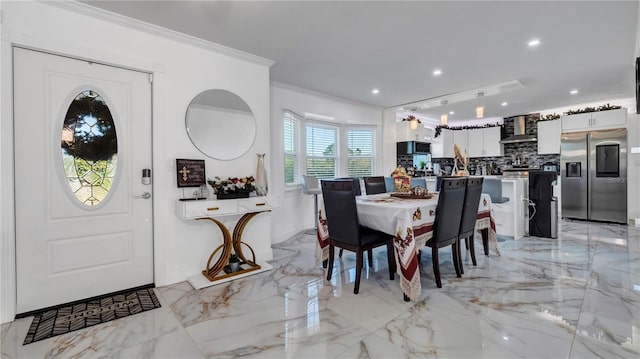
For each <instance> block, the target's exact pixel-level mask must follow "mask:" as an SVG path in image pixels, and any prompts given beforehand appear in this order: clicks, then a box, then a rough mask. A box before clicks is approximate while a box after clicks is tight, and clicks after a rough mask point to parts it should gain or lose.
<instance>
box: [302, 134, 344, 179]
mask: <svg viewBox="0 0 640 359" xmlns="http://www.w3.org/2000/svg"><path fill="white" fill-rule="evenodd" d="M337 133H338V130H337V127H334V126H329V125H322V124H317V123H307V125H306V143H307V151H306V154H307V175H310V176H316V177H317V178H334V177H336V158H337V155H338V153H337V145H336V139H337V137H338V136H337Z"/></svg>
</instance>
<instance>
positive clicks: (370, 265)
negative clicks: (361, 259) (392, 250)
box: [367, 249, 373, 268]
mask: <svg viewBox="0 0 640 359" xmlns="http://www.w3.org/2000/svg"><path fill="white" fill-rule="evenodd" d="M367 254H368V258H369V268H373V249H369V250H368V251H367Z"/></svg>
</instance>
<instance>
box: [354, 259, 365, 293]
mask: <svg viewBox="0 0 640 359" xmlns="http://www.w3.org/2000/svg"><path fill="white" fill-rule="evenodd" d="M363 266H364V253H362V249H358V250H357V251H356V282H355V283H354V285H353V294H358V292H359V291H360V277H361V275H362V267H363Z"/></svg>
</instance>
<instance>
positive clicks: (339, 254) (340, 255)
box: [338, 248, 342, 258]
mask: <svg viewBox="0 0 640 359" xmlns="http://www.w3.org/2000/svg"><path fill="white" fill-rule="evenodd" d="M338 257H340V258H342V248H340V253H338Z"/></svg>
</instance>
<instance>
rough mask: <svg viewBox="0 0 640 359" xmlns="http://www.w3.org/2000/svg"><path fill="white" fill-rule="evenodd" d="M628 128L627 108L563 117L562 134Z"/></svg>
mask: <svg viewBox="0 0 640 359" xmlns="http://www.w3.org/2000/svg"><path fill="white" fill-rule="evenodd" d="M626 126H627V109H626V108H621V109H618V110H609V111H597V112H588V113H578V114H575V115H565V116H562V132H571V131H585V130H597V129H605V128H621V127H626Z"/></svg>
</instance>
